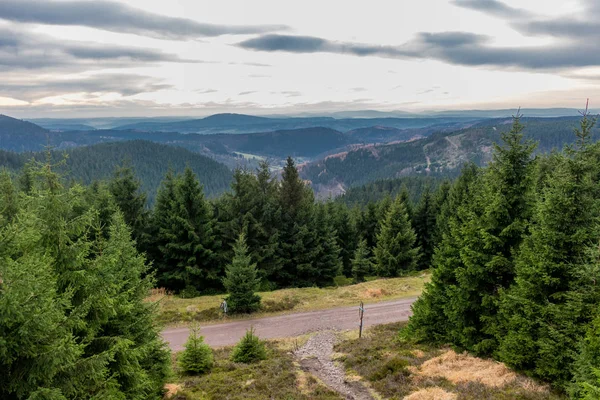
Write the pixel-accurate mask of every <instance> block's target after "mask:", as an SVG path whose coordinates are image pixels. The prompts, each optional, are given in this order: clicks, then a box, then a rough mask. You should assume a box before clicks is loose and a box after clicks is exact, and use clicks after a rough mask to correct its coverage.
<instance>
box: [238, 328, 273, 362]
mask: <svg viewBox="0 0 600 400" xmlns="http://www.w3.org/2000/svg"><path fill="white" fill-rule="evenodd" d="M266 358H267V350H266V348H265V343H264V342H263V341H262V340H260V339H259V337H258V336H256V335H255V334H254V328H250V329H249V330H247V331H246V334H245V335H244V337H243V338H242V339H241V340H240V341H239V343H238V344H236V345H235V347H234V348H233V352H232V353H231V361H233V362H238V363H245V364H250V363H254V362H258V361H261V360H266Z"/></svg>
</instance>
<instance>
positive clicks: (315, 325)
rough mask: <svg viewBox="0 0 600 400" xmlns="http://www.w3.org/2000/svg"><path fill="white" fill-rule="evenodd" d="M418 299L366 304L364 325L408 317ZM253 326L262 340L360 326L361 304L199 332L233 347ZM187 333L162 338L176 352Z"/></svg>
mask: <svg viewBox="0 0 600 400" xmlns="http://www.w3.org/2000/svg"><path fill="white" fill-rule="evenodd" d="M415 300H416V298H415V297H412V298H406V299H401V300H394V301H387V302H381V303H373V304H367V305H365V316H364V326H365V327H368V326H373V325H379V324H389V323H392V322H398V321H406V320H408V317H409V316H410V314H411V310H410V306H411V304H412V303H413V302H414V301H415ZM251 326H253V327H254V329H255V331H256V334H257V335H258V336H259V337H260V338H261V339H279V338H286V337H295V336H300V335H303V334H306V333H312V332H319V331H324V330H329V329H334V330H346V329H357V328H358V305H356V306H354V307H342V308H332V309H329V310H321V311H312V312H305V313H297V314H287V315H280V316H277V317H267V318H259V319H249V320H243V321H235V322H229V323H224V324H216V325H207V326H204V327H202V329H201V330H200V333H201V334H202V335H203V336H204V340H205V342H206V343H208V344H209V345H211V346H213V347H219V346H230V345H233V344H236V343H237V342H238V341H239V340H240V339H241V338H242V336H244V334H245V333H246V330H247V329H249V328H250V327H251ZM188 335H189V330H188V328H172V329H166V330H164V331H163V332H162V336H163V338H164V339H165V340H166V341H167V342H168V343H169V346H170V347H171V349H172V350H175V351H180V350H182V349H183V344H184V343H185V342H186V340H187V338H188Z"/></svg>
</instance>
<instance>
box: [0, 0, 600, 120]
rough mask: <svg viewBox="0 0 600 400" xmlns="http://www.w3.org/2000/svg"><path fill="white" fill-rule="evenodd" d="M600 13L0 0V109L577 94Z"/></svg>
mask: <svg viewBox="0 0 600 400" xmlns="http://www.w3.org/2000/svg"><path fill="white" fill-rule="evenodd" d="M599 18H600V1H598V0H544V1H543V2H542V1H541V0H504V1H501V0H369V1H368V2H367V1H363V0H302V1H297V0H286V1H281V0H252V1H247V0H218V1H215V0H169V1H163V0H160V1H158V0H117V1H106V0H42V1H38V0H0V76H1V79H0V113H2V114H7V115H11V116H16V117H20V118H35V117H61V118H66V117H107V116H118V117H122V116H147V117H150V116H205V115H210V114H215V113H221V112H236V113H248V114H256V115H274V114H286V115H301V114H310V113H317V114H318V113H322V114H326V113H331V112H337V111H353V110H380V111H396V110H403V111H411V112H423V111H433V110H458V109H498V108H516V107H519V106H521V107H525V108H534V107H535V108H549V107H572V108H582V107H583V106H585V102H586V99H587V98H590V102H591V105H592V106H594V105H595V101H596V102H597V103H598V104H600V41H598V40H597V38H598V37H600V24H598V23H597V21H598V19H599ZM596 107H597V104H596Z"/></svg>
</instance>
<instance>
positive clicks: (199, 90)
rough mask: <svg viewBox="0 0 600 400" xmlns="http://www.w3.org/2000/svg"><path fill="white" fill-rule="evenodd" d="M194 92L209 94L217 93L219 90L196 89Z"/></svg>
mask: <svg viewBox="0 0 600 400" xmlns="http://www.w3.org/2000/svg"><path fill="white" fill-rule="evenodd" d="M194 92H196V93H199V94H208V93H216V92H218V90H217V89H197V90H194Z"/></svg>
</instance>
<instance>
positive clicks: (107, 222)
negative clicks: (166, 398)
mask: <svg viewBox="0 0 600 400" xmlns="http://www.w3.org/2000/svg"><path fill="white" fill-rule="evenodd" d="M54 167H55V166H53V165H51V164H50V163H45V164H43V165H41V166H38V165H35V166H34V165H30V168H28V169H27V170H25V171H23V172H22V176H21V177H20V179H16V180H13V179H12V178H11V176H10V175H9V174H8V173H7V172H6V171H3V172H1V173H0V188H1V190H0V371H2V373H0V398H2V399H53V400H60V399H160V398H162V393H163V386H164V383H165V381H166V379H167V377H168V375H169V365H170V354H169V351H168V349H167V348H166V345H165V344H164V342H163V341H162V339H161V338H160V335H159V330H158V327H157V326H156V325H155V322H154V313H155V308H154V306H153V305H152V304H151V303H147V302H145V301H144V299H145V297H146V296H147V294H148V291H149V289H150V288H151V287H152V286H153V284H154V281H153V279H152V275H151V274H149V272H150V270H149V267H148V263H147V262H146V260H145V258H144V257H143V256H142V255H140V254H139V253H138V251H137V250H136V248H135V242H134V241H133V240H132V239H131V234H130V232H131V230H130V228H129V227H128V226H127V224H126V223H125V218H126V217H127V216H126V215H125V214H124V213H122V212H120V211H119V209H118V207H117V206H116V204H115V200H114V198H113V197H112V195H111V192H110V190H109V188H108V187H107V186H106V185H97V186H95V187H91V186H90V187H82V186H79V185H72V186H70V187H66V186H65V185H64V182H63V181H62V180H61V179H60V178H59V176H58V175H57V174H56V173H55V172H54ZM119 177H120V176H119ZM116 182H118V181H116Z"/></svg>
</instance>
